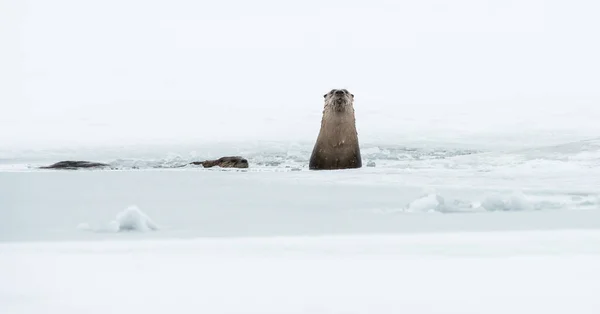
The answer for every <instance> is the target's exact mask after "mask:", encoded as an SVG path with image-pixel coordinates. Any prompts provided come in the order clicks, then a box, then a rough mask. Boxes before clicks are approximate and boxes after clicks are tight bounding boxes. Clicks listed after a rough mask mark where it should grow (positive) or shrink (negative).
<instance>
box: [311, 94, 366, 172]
mask: <svg viewBox="0 0 600 314" xmlns="http://www.w3.org/2000/svg"><path fill="white" fill-rule="evenodd" d="M324 97H325V106H324V110H323V118H322V119H321V129H320V130H319V135H318V137H317V141H316V143H315V146H314V148H313V151H312V154H311V156H310V161H309V166H308V168H309V169H311V170H336V169H353V168H361V167H362V158H361V154H360V146H359V143H358V133H357V131H356V120H355V117H354V107H353V106H354V95H352V94H350V93H349V92H348V91H347V90H345V89H333V90H331V91H330V92H329V93H327V94H325V95H324Z"/></svg>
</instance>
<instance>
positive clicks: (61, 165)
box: [40, 160, 110, 170]
mask: <svg viewBox="0 0 600 314" xmlns="http://www.w3.org/2000/svg"><path fill="white" fill-rule="evenodd" d="M109 166H110V165H108V164H103V163H99V162H90V161H79V160H78V161H73V160H66V161H59V162H57V163H55V164H52V165H50V166H44V167H40V169H67V170H75V169H79V168H100V167H109Z"/></svg>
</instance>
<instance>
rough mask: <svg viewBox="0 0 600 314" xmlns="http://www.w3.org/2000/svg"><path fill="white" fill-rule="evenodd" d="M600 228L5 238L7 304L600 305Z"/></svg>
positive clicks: (1, 250)
mask: <svg viewBox="0 0 600 314" xmlns="http://www.w3.org/2000/svg"><path fill="white" fill-rule="evenodd" d="M599 243H600V232H599V231H598V230H593V231H591V230H590V231H583V230H579V231H577V230H563V231H522V232H505V231H503V232H477V233H468V232H458V233H448V234H445V233H440V234H414V235H393V236H392V235H371V236H357V235H349V236H321V237H269V238H261V237H256V238H234V239H189V240H180V239H174V240H145V241H101V242H80V241H75V242H71V241H67V242H31V243H19V244H16V243H3V244H0V256H2V259H0V277H1V278H3V280H2V281H1V282H0V293H1V294H0V295H1V297H2V300H3V301H2V302H0V310H2V312H3V313H28V312H38V310H40V309H51V310H56V311H60V312H61V313H78V312H86V313H109V312H110V313H132V312H136V313H166V312H177V313H198V312H209V313H282V312H285V313H372V312H373V311H376V312H377V313H400V312H410V313H417V314H418V313H456V312H460V313H508V312H510V313H530V312H531V311H542V312H544V313H565V312H577V313H597V311H598V309H600V300H599V299H598V298H597V291H598V288H600V268H598V263H599V262H600V246H599V245H598V244H599Z"/></svg>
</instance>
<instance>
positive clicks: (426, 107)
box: [0, 0, 600, 148]
mask: <svg viewBox="0 0 600 314" xmlns="http://www.w3.org/2000/svg"><path fill="white" fill-rule="evenodd" d="M0 3H1V6H0V23H2V24H1V26H0V32H1V36H2V37H1V40H0V44H1V49H0V60H1V61H0V62H2V64H1V65H2V68H1V71H0V89H1V90H0V91H1V92H0V143H2V145H3V146H4V147H5V148H6V147H13V146H14V147H16V146H20V147H28V148H34V147H40V146H49V147H53V145H67V146H68V145H82V144H83V143H88V144H94V143H108V144H119V143H134V142H137V143H139V142H151V141H154V140H163V141H166V142H168V141H172V140H174V139H178V140H196V141H199V142H202V141H209V140H210V141H228V140H233V141H238V140H239V141H244V140H247V139H254V140H300V141H313V140H314V138H315V137H316V132H317V131H318V127H319V122H320V113H321V106H322V95H323V94H324V93H325V92H327V91H328V90H329V89H331V88H342V87H344V88H348V89H350V90H351V91H352V92H353V93H354V94H355V95H356V110H357V116H358V119H359V120H358V128H359V132H360V134H361V139H362V140H363V142H368V141H377V140H387V141H397V142H398V143H399V144H402V141H408V140H410V139H412V140H419V139H432V138H436V137H437V138H440V139H442V138H444V137H454V138H463V139H464V138H469V137H471V138H476V137H477V136H479V135H481V134H484V133H503V134H504V135H503V136H504V137H503V138H504V139H507V141H509V139H510V137H507V134H513V136H518V137H522V138H521V140H525V139H524V138H526V137H527V135H528V134H529V133H527V132H531V134H534V133H535V134H538V135H539V133H544V134H545V135H547V136H546V137H545V138H546V139H549V140H556V141H557V142H560V141H566V140H571V139H578V138H585V137H590V136H593V135H597V134H599V133H600V123H598V119H600V110H599V109H598V107H600V103H599V100H600V89H599V88H598V86H600V58H599V57H598V56H599V55H600V41H599V40H598V38H600V20H599V19H598V18H597V15H598V12H599V10H600V4H598V2H596V1H541V0H520V1H511V0H497V1H483V0H478V1H475V0H474V1H465V0H453V1H449V0H448V1H443V0H423V1H383V0H374V1H313V0H308V1H301V2H300V1H297V2H289V1H268V0H257V1H251V2H248V1H220V2H216V1H191V0H170V1H141V0H119V1H116V0H105V1H76V0H73V1H66V0H55V1H42V0H30V1H10V0H2V1H1V2H0ZM473 117H476V118H473ZM517 128H518V130H516V129H517ZM511 132H512V133H511ZM536 132H537V133H536ZM523 137H524V138H523ZM487 138H488V139H489V137H487ZM539 138H540V137H539V136H538V137H537V139H536V140H533V139H532V140H531V141H532V142H536V141H539Z"/></svg>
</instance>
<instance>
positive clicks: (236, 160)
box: [39, 156, 248, 170]
mask: <svg viewBox="0 0 600 314" xmlns="http://www.w3.org/2000/svg"><path fill="white" fill-rule="evenodd" d="M187 165H195V166H200V165H201V166H203V167H204V168H210V167H214V166H219V167H221V168H248V160H247V159H246V158H242V157H240V156H231V157H229V156H228V157H221V158H219V159H215V160H205V161H193V162H190V163H188V164H183V165H178V166H171V167H166V168H182V167H185V166H187ZM107 167H109V168H111V169H116V168H114V167H112V166H111V165H109V164H104V163H99V162H92V161H80V160H76V161H74V160H65V161H59V162H57V163H54V164H52V165H49V166H42V167H39V168H40V169H63V170H77V169H81V168H87V169H96V168H107ZM155 168H165V167H155Z"/></svg>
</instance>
